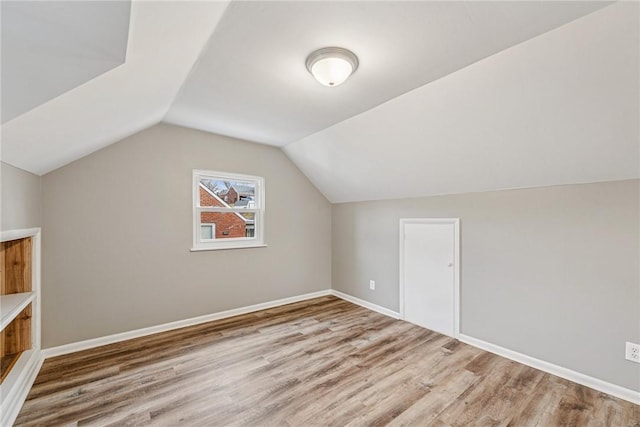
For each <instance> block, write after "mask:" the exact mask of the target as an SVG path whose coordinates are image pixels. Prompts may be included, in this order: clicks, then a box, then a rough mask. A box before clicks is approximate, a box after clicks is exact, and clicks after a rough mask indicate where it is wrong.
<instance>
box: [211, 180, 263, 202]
mask: <svg viewBox="0 0 640 427" xmlns="http://www.w3.org/2000/svg"><path fill="white" fill-rule="evenodd" d="M200 183H201V184H202V185H204V186H205V187H206V188H207V189H208V190H209V191H200V206H220V207H228V206H230V207H234V208H255V207H256V206H255V194H256V183H255V182H249V181H228V180H217V179H207V178H201V179H200Z"/></svg>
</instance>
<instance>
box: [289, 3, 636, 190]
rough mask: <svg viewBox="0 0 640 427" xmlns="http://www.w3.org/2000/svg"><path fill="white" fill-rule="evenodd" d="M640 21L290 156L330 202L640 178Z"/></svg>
mask: <svg viewBox="0 0 640 427" xmlns="http://www.w3.org/2000/svg"><path fill="white" fill-rule="evenodd" d="M639 19H640V8H639V3H637V2H633V3H632V2H621V3H617V4H614V5H613V6H610V7H607V8H604V9H602V10H600V11H598V12H596V13H593V14H591V15H589V16H586V17H584V18H582V19H580V20H577V21H574V22H572V23H570V24H568V25H565V26H563V27H562V28H558V29H556V30H554V31H551V32H548V33H546V34H544V35H542V36H540V37H537V38H534V39H532V40H529V41H527V42H524V43H522V44H520V45H518V46H515V47H513V48H511V49H507V50H505V51H503V52H500V53H499V54H497V55H494V56H492V57H490V58H487V59H485V60H483V61H480V62H478V63H476V64H473V65H472V66H470V67H467V68H464V69H462V70H459V71H458V72H456V73H453V74H450V75H448V76H446V77H444V78H442V79H440V80H438V81H436V82H433V83H431V84H429V85H426V86H423V87H421V88H419V89H416V90H414V91H412V92H410V93H407V94H405V95H402V96H400V97H398V98H395V99H393V100H391V101H389V102H387V103H385V104H382V105H380V106H378V107H376V108H374V109H372V110H369V111H367V112H365V113H362V114H360V115H358V116H356V117H353V118H351V119H348V120H346V121H343V122H341V123H338V124H336V125H334V126H332V127H330V128H328V129H324V130H322V131H320V132H318V133H316V134H314V135H311V136H309V137H307V138H304V139H302V140H300V141H298V142H296V143H293V144H290V145H288V146H287V147H285V149H284V150H285V152H286V153H287V155H288V156H289V157H290V158H291V159H292V160H293V161H294V162H295V163H296V164H297V165H298V167H300V168H301V169H302V170H303V171H304V172H305V174H306V175H307V176H308V177H309V178H310V180H311V181H312V182H313V183H314V185H315V186H316V187H317V188H319V189H320V191H322V192H323V193H324V194H325V196H326V197H327V198H328V199H329V200H330V201H332V202H348V201H357V200H376V199H391V198H405V197H420V196H428V195H438V194H451V193H464V192H478V191H488V190H496V189H505V188H521V187H537V186H547V185H555V184H572V183H586V182H597V181H609V180H622V179H633V178H640V135H639V132H640V106H639V104H640V84H639V79H640V56H639V55H640V54H639V52H640V32H639Z"/></svg>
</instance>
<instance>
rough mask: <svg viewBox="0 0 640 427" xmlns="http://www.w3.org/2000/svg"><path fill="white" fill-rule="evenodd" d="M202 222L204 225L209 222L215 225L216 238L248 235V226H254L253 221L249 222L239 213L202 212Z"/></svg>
mask: <svg viewBox="0 0 640 427" xmlns="http://www.w3.org/2000/svg"><path fill="white" fill-rule="evenodd" d="M200 223H201V224H202V226H203V227H204V226H205V225H207V224H211V225H213V226H214V227H213V229H214V230H215V236H214V237H213V238H214V239H233V238H238V237H247V226H248V225H250V226H251V227H253V223H251V224H248V221H247V220H246V219H245V218H244V217H243V216H242V215H240V214H237V213H221V212H201V213H200ZM203 238H204V237H203Z"/></svg>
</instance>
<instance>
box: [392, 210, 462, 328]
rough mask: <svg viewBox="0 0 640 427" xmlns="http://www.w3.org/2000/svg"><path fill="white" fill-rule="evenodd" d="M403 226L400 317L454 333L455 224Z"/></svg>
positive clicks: (423, 325) (410, 224)
mask: <svg viewBox="0 0 640 427" xmlns="http://www.w3.org/2000/svg"><path fill="white" fill-rule="evenodd" d="M403 228H404V230H401V233H402V232H403V231H404V238H403V247H402V254H403V257H402V258H403V265H401V266H400V268H402V269H403V271H402V273H403V274H402V277H403V282H404V283H403V284H404V319H405V320H407V321H408V322H411V323H415V324H416V325H419V326H422V327H425V328H427V329H431V330H433V331H436V332H440V333H442V334H446V335H449V336H455V332H454V331H455V314H456V310H455V296H456V294H455V269H454V262H455V252H454V251H455V249H456V248H455V236H456V234H455V224H453V223H404V227H403Z"/></svg>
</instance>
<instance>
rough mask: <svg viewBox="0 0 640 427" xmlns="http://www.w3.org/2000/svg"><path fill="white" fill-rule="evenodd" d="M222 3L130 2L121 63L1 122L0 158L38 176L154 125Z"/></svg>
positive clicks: (223, 6) (211, 27)
mask: <svg viewBox="0 0 640 427" xmlns="http://www.w3.org/2000/svg"><path fill="white" fill-rule="evenodd" d="M227 5H228V2H223V1H215V2H213V1H211V2H210V1H203V2H192V1H191V2H182V1H134V2H132V4H131V28H132V31H131V33H130V37H129V44H128V48H127V60H126V63H125V64H123V65H121V66H119V67H117V68H116V69H114V70H112V71H110V72H108V73H105V74H102V75H100V76H98V77H96V78H95V79H93V80H91V81H89V82H87V83H85V84H83V85H81V86H79V87H77V88H75V89H74V90H71V91H69V92H66V93H64V94H62V95H60V96H58V97H57V98H55V99H53V100H51V101H49V102H47V103H45V104H42V105H40V106H38V107H36V108H35V109H33V110H31V111H29V112H27V113H25V114H23V115H21V116H19V117H17V118H15V119H13V120H11V121H9V122H7V123H5V124H3V126H2V158H3V159H4V160H5V161H8V162H9V163H10V164H12V165H14V166H17V167H20V168H23V169H26V170H28V171H30V172H33V173H36V174H39V175H41V174H44V173H47V172H49V171H51V170H54V169H56V168H58V167H60V166H62V165H65V164H67V163H69V162H71V161H73V160H76V159H79V158H81V157H83V156H85V155H87V154H89V153H92V152H94V151H96V150H98V149H100V148H102V147H104V146H106V145H109V144H112V143H114V142H116V141H118V140H120V139H123V138H125V137H126V136H129V135H132V134H134V133H136V132H138V131H140V130H143V129H145V128H147V127H150V126H152V125H154V124H156V123H158V122H159V121H161V120H162V118H163V117H164V115H165V114H166V112H167V110H168V109H169V106H170V105H171V103H172V101H173V99H174V97H175V96H176V94H177V93H178V90H179V89H180V86H181V85H182V83H183V82H184V81H185V79H186V78H187V75H188V73H189V71H190V70H191V68H192V67H193V64H194V63H195V61H196V60H197V58H198V56H199V54H200V52H201V51H202V49H203V47H204V45H205V43H206V42H207V40H208V39H209V37H210V36H211V33H212V32H213V30H214V29H215V27H216V25H217V23H218V21H219V19H220V18H221V17H222V14H223V13H224V11H225V9H226V7H227Z"/></svg>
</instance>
